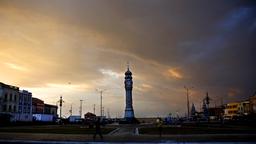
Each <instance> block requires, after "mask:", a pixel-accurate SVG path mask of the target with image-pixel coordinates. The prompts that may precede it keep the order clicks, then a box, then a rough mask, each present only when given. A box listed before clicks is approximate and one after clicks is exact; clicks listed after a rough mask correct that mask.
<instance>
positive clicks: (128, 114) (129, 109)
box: [124, 66, 135, 122]
mask: <svg viewBox="0 0 256 144" xmlns="http://www.w3.org/2000/svg"><path fill="white" fill-rule="evenodd" d="M124 84H125V91H126V107H125V115H124V118H125V120H126V121H127V122H132V121H133V120H134V118H135V117H134V111H133V105H132V88H133V81H132V72H131V71H130V69H129V66H128V68H127V71H126V72H125V81H124Z"/></svg>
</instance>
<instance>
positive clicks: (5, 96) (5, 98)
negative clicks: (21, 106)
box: [4, 93, 8, 102]
mask: <svg viewBox="0 0 256 144" xmlns="http://www.w3.org/2000/svg"><path fill="white" fill-rule="evenodd" d="M7 97H8V94H7V93H5V95H4V101H5V102H6V101H7Z"/></svg>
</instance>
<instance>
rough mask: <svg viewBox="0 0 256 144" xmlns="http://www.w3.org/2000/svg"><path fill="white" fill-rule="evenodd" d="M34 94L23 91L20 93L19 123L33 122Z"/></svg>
mask: <svg viewBox="0 0 256 144" xmlns="http://www.w3.org/2000/svg"><path fill="white" fill-rule="evenodd" d="M32 118H33V117H32V93H30V92H28V91H25V90H22V91H20V92H19V111H18V120H19V121H32Z"/></svg>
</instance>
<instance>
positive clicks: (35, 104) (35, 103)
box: [32, 98, 44, 114]
mask: <svg viewBox="0 0 256 144" xmlns="http://www.w3.org/2000/svg"><path fill="white" fill-rule="evenodd" d="M32 113H33V114H44V101H42V100H40V99H38V98H32Z"/></svg>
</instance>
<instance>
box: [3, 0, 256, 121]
mask: <svg viewBox="0 0 256 144" xmlns="http://www.w3.org/2000/svg"><path fill="white" fill-rule="evenodd" d="M255 38H256V5H255V2H250V1H242V2H241V1H237V0H232V1H230V0H226V1H222V0H220V1H216V0H212V1H204V0H201V1H198V0H197V1H180V0H177V1H171V0H139V1H138V0H129V1H128V0H106V1H103V0H44V1H34V0H31V1H29V0H6V1H5V0H0V81H1V82H4V83H7V84H11V85H16V86H19V87H20V88H21V89H26V90H29V91H31V92H32V93H33V96H34V97H38V98H41V99H43V100H44V101H45V102H46V103H50V104H56V101H58V99H59V96H60V95H63V98H64V101H65V103H64V114H65V115H66V116H68V115H69V112H68V111H69V109H70V107H71V105H73V113H74V114H78V108H79V100H80V99H83V100H84V108H83V111H84V112H87V111H93V104H96V113H97V114H99V103H100V102H99V99H100V97H99V93H98V92H97V91H96V90H95V89H97V88H99V89H106V91H105V92H104V93H103V104H104V109H105V112H106V113H107V111H109V113H110V115H111V116H112V117H116V116H117V117H122V116H123V114H124V113H123V112H124V107H125V105H124V102H125V97H124V84H123V80H124V72H125V71H126V63H127V61H129V62H130V67H131V70H132V72H133V76H134V90H133V99H134V101H133V103H134V109H135V115H136V116H137V117H145V116H147V117H150V116H165V115H167V114H168V113H173V114H179V115H184V114H185V112H186V92H185V89H184V86H185V85H186V86H188V87H194V88H193V89H192V90H191V95H190V100H191V103H192V102H193V103H194V104H195V105H196V108H197V110H200V105H201V102H202V99H203V98H204V97H205V93H206V92H209V96H210V97H211V98H212V101H211V106H214V105H219V104H221V102H222V101H223V102H224V103H226V102H230V101H239V100H245V99H247V98H248V97H249V96H250V95H252V94H253V93H254V92H255V91H256V75H255V73H256V58H255V56H256V48H255V46H256V39H255Z"/></svg>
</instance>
